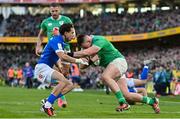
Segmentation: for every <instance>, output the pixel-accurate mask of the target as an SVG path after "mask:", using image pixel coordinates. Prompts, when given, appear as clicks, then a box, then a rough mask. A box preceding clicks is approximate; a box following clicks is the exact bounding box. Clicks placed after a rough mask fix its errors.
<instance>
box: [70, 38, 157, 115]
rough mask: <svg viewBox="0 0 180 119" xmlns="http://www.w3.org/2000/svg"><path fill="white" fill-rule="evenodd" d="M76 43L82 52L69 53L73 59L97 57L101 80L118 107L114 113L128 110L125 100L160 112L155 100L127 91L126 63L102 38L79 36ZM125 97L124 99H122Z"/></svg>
mask: <svg viewBox="0 0 180 119" xmlns="http://www.w3.org/2000/svg"><path fill="white" fill-rule="evenodd" d="M77 42H78V44H79V45H80V47H81V48H83V49H84V50H81V51H78V52H74V53H71V56H72V55H73V57H87V56H93V55H98V58H99V61H100V62H99V65H100V66H102V67H104V68H105V69H104V71H103V73H102V76H101V79H102V80H103V81H104V82H105V83H106V84H107V85H108V86H109V87H110V89H111V90H112V91H113V92H114V94H115V96H116V98H117V100H118V102H119V106H118V107H117V108H116V111H123V110H127V109H129V108H130V106H129V104H128V103H127V102H126V100H125V99H127V100H130V101H134V102H142V103H146V104H148V105H151V106H152V108H153V109H154V111H155V113H159V112H160V108H159V101H158V99H157V98H150V97H147V96H142V95H140V94H137V93H131V92H129V91H128V87H127V82H126V80H125V78H126V77H125V75H124V74H125V72H126V71H127V68H128V66H127V62H126V60H125V57H124V56H123V55H122V54H121V53H120V52H119V51H118V50H117V49H116V48H115V47H114V46H113V45H112V44H111V43H110V42H109V41H108V40H107V39H106V38H105V37H103V36H95V35H92V36H89V35H79V36H78V38H77ZM124 97H125V98H124Z"/></svg>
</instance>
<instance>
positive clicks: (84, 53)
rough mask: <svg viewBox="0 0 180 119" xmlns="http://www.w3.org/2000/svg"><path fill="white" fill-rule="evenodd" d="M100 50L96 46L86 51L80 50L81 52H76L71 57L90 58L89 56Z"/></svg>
mask: <svg viewBox="0 0 180 119" xmlns="http://www.w3.org/2000/svg"><path fill="white" fill-rule="evenodd" d="M99 50H100V48H99V47H98V46H95V45H93V46H91V47H89V48H87V49H84V50H81V51H77V52H74V53H73V57H77V58H80V57H86V56H91V55H95V54H97V53H98V52H99Z"/></svg>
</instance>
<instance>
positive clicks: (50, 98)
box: [47, 93, 63, 104]
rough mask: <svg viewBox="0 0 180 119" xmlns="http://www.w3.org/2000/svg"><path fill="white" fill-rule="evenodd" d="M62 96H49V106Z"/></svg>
mask: <svg viewBox="0 0 180 119" xmlns="http://www.w3.org/2000/svg"><path fill="white" fill-rule="evenodd" d="M62 96H63V94H61V93H60V94H59V95H58V96H55V95H54V94H50V96H49V97H48V99H47V101H48V102H50V103H51V104H54V101H55V100H56V99H57V98H60V97H62Z"/></svg>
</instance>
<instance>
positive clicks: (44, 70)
mask: <svg viewBox="0 0 180 119" xmlns="http://www.w3.org/2000/svg"><path fill="white" fill-rule="evenodd" d="M53 72H54V69H52V68H51V67H49V66H48V65H46V64H37V65H36V66H35V77H36V78H37V79H38V81H40V82H42V83H45V82H46V83H51V75H52V73H53Z"/></svg>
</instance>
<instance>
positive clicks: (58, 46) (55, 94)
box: [35, 24, 88, 116]
mask: <svg viewBox="0 0 180 119" xmlns="http://www.w3.org/2000/svg"><path fill="white" fill-rule="evenodd" d="M60 34H61V35H58V36H54V37H52V38H51V39H50V40H49V42H48V43H47V44H46V46H45V48H44V50H43V52H42V54H41V57H40V59H39V61H38V63H37V65H36V66H35V76H36V77H37V79H38V80H39V81H41V82H47V83H51V80H52V79H55V80H57V81H58V82H59V83H58V84H57V85H56V86H55V87H54V89H53V90H52V92H51V94H50V95H49V97H48V98H47V100H46V101H45V103H44V104H43V105H42V110H43V111H44V112H45V113H46V114H47V115H49V116H53V115H54V108H53V103H54V102H55V100H56V99H58V98H59V97H62V96H63V95H65V94H66V93H68V92H69V91H71V90H72V89H73V84H72V82H70V81H69V80H67V79H66V78H65V77H64V75H63V74H62V73H60V72H58V71H56V70H54V69H53V68H52V67H53V66H54V65H56V66H57V68H58V69H59V70H61V67H60V66H61V64H60V62H59V59H60V60H63V61H67V62H70V63H77V64H85V65H88V63H87V62H85V61H83V60H82V59H76V58H73V57H70V56H68V55H66V54H65V53H64V47H65V45H66V43H65V42H64V40H65V39H66V40H68V41H70V40H71V39H74V38H75V37H76V35H75V29H74V27H73V25H72V24H63V25H62V26H61V27H60Z"/></svg>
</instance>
